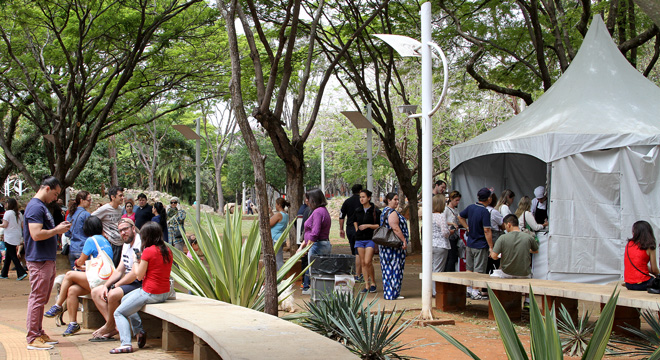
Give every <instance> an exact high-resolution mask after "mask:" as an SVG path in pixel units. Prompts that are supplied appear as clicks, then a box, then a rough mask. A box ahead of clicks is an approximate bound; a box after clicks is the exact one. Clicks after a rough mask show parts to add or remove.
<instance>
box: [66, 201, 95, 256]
mask: <svg viewBox="0 0 660 360" xmlns="http://www.w3.org/2000/svg"><path fill="white" fill-rule="evenodd" d="M90 216H91V215H90V214H89V212H88V211H87V210H85V208H84V207H82V206H78V208H76V212H75V213H73V215H71V214H69V216H67V218H66V220H67V221H69V222H70V223H71V228H70V229H69V231H67V232H66V234H65V235H66V236H67V237H69V239H71V245H70V248H69V251H70V252H71V253H72V254H75V255H79V254H80V253H81V252H82V250H83V245H85V240H86V239H87V236H85V234H84V233H83V225H84V224H85V220H87V218H89V217H90Z"/></svg>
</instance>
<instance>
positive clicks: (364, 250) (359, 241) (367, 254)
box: [353, 189, 380, 293]
mask: <svg viewBox="0 0 660 360" xmlns="http://www.w3.org/2000/svg"><path fill="white" fill-rule="evenodd" d="M360 204H362V205H361V206H360V207H358V208H356V209H355V213H354V214H353V219H354V222H353V227H354V229H355V248H356V250H357V252H358V254H360V259H361V260H362V263H361V266H362V274H363V275H364V277H365V279H364V289H362V291H361V292H362V293H366V292H367V291H369V292H370V293H375V292H376V278H375V276H374V264H373V262H372V260H373V257H374V250H375V248H376V244H375V243H374V242H373V240H371V239H372V238H373V235H374V230H376V229H378V226H379V225H380V210H378V209H376V206H375V205H374V203H372V202H371V191H369V190H367V189H364V190H362V191H360Z"/></svg>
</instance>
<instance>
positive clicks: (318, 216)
mask: <svg viewBox="0 0 660 360" xmlns="http://www.w3.org/2000/svg"><path fill="white" fill-rule="evenodd" d="M305 196H306V197H307V199H308V200H309V208H310V209H311V210H312V214H311V215H309V218H308V219H307V221H305V225H304V226H303V229H304V230H305V234H304V236H303V242H302V244H301V245H300V250H302V249H304V248H305V247H307V246H311V248H310V249H309V252H308V253H307V259H308V260H309V263H311V262H312V257H314V256H317V255H328V254H330V253H331V252H332V244H330V226H331V225H332V219H331V218H330V213H329V212H328V209H326V208H325V206H326V205H327V204H328V203H327V201H326V200H325V195H324V194H323V191H321V189H312V190H310V191H308V192H307V193H306V194H305ZM308 271H309V270H308ZM308 274H309V272H308Z"/></svg>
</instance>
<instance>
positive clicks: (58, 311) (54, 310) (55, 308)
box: [44, 305, 64, 318]
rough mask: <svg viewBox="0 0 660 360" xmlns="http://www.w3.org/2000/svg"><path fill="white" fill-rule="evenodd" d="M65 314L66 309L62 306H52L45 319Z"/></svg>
mask: <svg viewBox="0 0 660 360" xmlns="http://www.w3.org/2000/svg"><path fill="white" fill-rule="evenodd" d="M63 312H64V308H63V307H61V306H57V305H53V306H51V308H50V310H48V311H46V313H45V314H44V316H45V317H47V318H54V317H55V316H57V315H59V314H61V313H63Z"/></svg>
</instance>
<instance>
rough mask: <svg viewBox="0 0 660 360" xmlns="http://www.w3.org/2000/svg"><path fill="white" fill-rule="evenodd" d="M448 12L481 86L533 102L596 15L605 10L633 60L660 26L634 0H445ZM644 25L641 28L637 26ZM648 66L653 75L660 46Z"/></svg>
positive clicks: (453, 37)
mask: <svg viewBox="0 0 660 360" xmlns="http://www.w3.org/2000/svg"><path fill="white" fill-rule="evenodd" d="M439 5H440V7H441V8H442V10H443V12H444V13H446V14H447V16H446V17H445V18H443V19H442V20H441V21H443V22H445V23H446V24H447V25H448V26H445V27H444V31H443V35H444V36H443V37H444V38H445V39H447V43H448V44H449V45H454V51H455V52H456V54H457V55H459V56H460V57H459V60H458V61H459V62H462V63H465V64H466V65H465V67H466V70H467V72H468V74H469V75H470V76H471V77H472V78H473V79H474V80H475V81H476V82H477V83H478V84H479V88H480V89H485V90H491V91H495V92H497V93H500V94H504V95H510V96H515V97H518V98H521V99H523V100H524V101H525V103H527V104H528V105H529V104H531V103H532V102H533V101H534V98H536V97H538V96H540V95H541V94H542V93H543V92H544V91H547V90H548V89H549V88H550V86H552V84H553V83H554V81H555V80H556V79H557V78H559V76H560V75H561V74H562V73H563V72H564V71H566V69H567V68H568V66H569V64H570V62H571V61H572V60H573V58H574V57H575V55H576V54H577V50H578V48H579V45H580V43H581V41H582V39H583V38H584V35H585V34H586V32H587V27H588V25H589V21H590V19H591V18H592V17H593V15H595V14H597V13H599V12H600V13H601V14H603V15H604V20H605V21H606V24H607V27H608V29H609V31H610V34H612V36H613V38H614V39H615V41H617V42H618V43H619V49H620V50H621V52H622V53H623V54H624V55H625V56H626V57H627V58H628V60H629V61H630V63H631V64H632V65H633V66H635V67H637V66H638V50H639V49H642V46H643V45H644V44H647V43H648V42H649V41H650V40H651V39H653V38H654V37H655V38H656V44H657V43H658V40H659V38H658V35H659V34H660V32H659V30H658V27H657V26H656V25H654V24H653V23H652V22H651V21H650V19H648V17H646V16H640V15H639V14H638V12H636V11H635V7H634V5H633V2H632V0H613V1H609V2H607V1H604V2H600V3H598V4H595V5H592V1H588V0H582V1H580V2H579V4H576V3H575V2H573V1H565V0H554V1H547V0H541V1H539V0H517V1H500V2H489V1H477V2H464V1H455V0H440V1H439ZM639 28H643V29H645V30H644V31H641V32H638V30H637V29H639ZM654 52H655V55H654V56H653V58H652V59H651V60H650V62H649V63H648V64H647V65H646V66H645V70H644V71H643V72H644V74H645V75H647V76H648V73H649V72H650V70H651V69H652V68H653V67H654V66H655V64H656V62H657V55H658V54H660V47H658V46H657V45H656V47H655V50H654Z"/></svg>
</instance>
